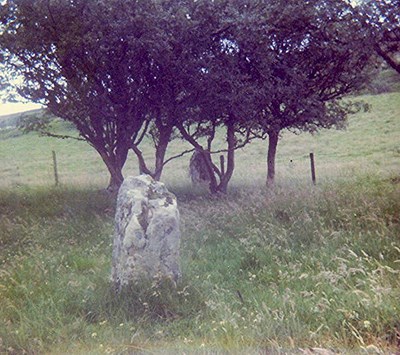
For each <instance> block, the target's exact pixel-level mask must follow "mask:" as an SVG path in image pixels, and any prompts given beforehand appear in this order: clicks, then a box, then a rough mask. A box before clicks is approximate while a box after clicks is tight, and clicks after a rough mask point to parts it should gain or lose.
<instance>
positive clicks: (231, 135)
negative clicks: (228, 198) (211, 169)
mask: <svg viewBox="0 0 400 355" xmlns="http://www.w3.org/2000/svg"><path fill="white" fill-rule="evenodd" d="M226 129H227V132H226V141H227V143H228V152H227V166H226V171H225V172H224V171H222V169H221V182H220V184H219V186H218V190H219V191H220V192H222V193H224V194H226V193H227V192H228V183H229V181H230V180H231V178H232V175H233V170H234V169H235V143H236V142H235V130H234V127H233V125H229V124H228V125H227V128H226Z"/></svg>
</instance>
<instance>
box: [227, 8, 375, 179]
mask: <svg viewBox="0 0 400 355" xmlns="http://www.w3.org/2000/svg"><path fill="white" fill-rule="evenodd" d="M241 11H242V13H241V19H242V21H239V22H236V24H237V25H236V26H235V35H234V36H235V43H237V46H238V51H239V54H240V55H241V56H242V57H243V58H245V62H244V63H245V66H244V70H245V71H247V73H248V75H249V76H250V78H251V81H252V82H253V83H255V84H256V86H257V89H256V90H255V94H254V95H255V97H256V99H255V100H253V102H255V103H256V107H255V108H254V111H256V112H257V113H258V114H257V118H256V120H255V122H254V127H258V130H259V132H260V135H261V136H262V137H265V136H268V138H269V144H268V154H267V170H268V173H267V185H273V183H274V180H275V156H276V150H277V144H278V141H279V135H280V133H281V131H282V130H284V129H289V130H292V131H296V132H300V131H309V132H313V131H315V130H317V129H319V128H330V127H333V126H342V125H343V124H344V121H345V118H346V116H347V114H348V113H350V112H353V111H354V109H357V108H358V106H359V105H352V104H351V103H349V102H348V101H343V100H341V99H342V98H343V97H345V96H346V95H348V94H350V93H351V92H353V91H354V90H357V89H359V88H360V86H362V85H363V83H364V82H365V80H366V77H365V73H363V70H364V69H365V68H366V67H368V65H369V63H370V57H371V46H370V42H369V40H368V39H367V38H366V36H365V30H364V29H363V26H362V24H361V23H360V22H359V21H357V20H356V19H354V18H353V17H352V16H351V8H350V7H349V6H348V5H346V4H345V3H344V2H342V1H340V0H337V1H336V0H329V1H323V0H310V1H304V2H289V3H288V2H287V1H283V0H278V1H274V2H272V3H271V2H269V1H257V2H247V3H246V5H244V6H242V8H241ZM233 25H234V24H233V23H232V26H233Z"/></svg>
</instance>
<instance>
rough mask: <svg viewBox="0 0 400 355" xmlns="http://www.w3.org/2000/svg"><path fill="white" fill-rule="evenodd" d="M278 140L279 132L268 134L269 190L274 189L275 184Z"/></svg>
mask: <svg viewBox="0 0 400 355" xmlns="http://www.w3.org/2000/svg"><path fill="white" fill-rule="evenodd" d="M278 140H279V131H278V132H277V131H269V132H268V156H267V187H269V188H271V187H273V186H274V184H275V157H276V147H277V146H278Z"/></svg>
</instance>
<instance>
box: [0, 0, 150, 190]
mask: <svg viewBox="0 0 400 355" xmlns="http://www.w3.org/2000/svg"><path fill="white" fill-rule="evenodd" d="M152 12H153V9H152V3H150V2H137V1H128V2H126V1H121V0H110V1H101V0H98V1H90V2H88V1H84V0H74V1H63V0H53V1H49V0H37V1H24V0H8V1H6V2H4V3H3V5H1V24H2V25H1V32H0V48H1V57H2V62H3V63H4V64H5V65H6V66H7V68H8V70H9V71H10V72H12V73H13V74H14V75H16V76H18V77H21V78H22V79H23V82H22V83H21V84H20V85H19V87H18V92H19V94H20V95H21V96H22V97H24V98H26V99H29V100H30V101H33V102H37V103H41V104H43V105H44V106H46V107H47V108H48V110H49V111H50V112H51V113H52V114H54V115H56V116H58V117H60V118H62V119H64V120H67V121H70V122H72V123H73V124H74V125H75V127H76V128H77V129H78V131H79V133H80V135H81V137H83V138H84V139H85V140H86V141H87V142H88V143H89V144H90V145H91V146H93V147H94V148H95V149H96V151H97V152H98V153H99V154H100V156H101V158H102V159H103V161H104V163H105V165H106V166H107V168H108V170H109V172H110V176H111V178H110V183H109V189H110V190H114V191H115V190H116V189H117V188H118V187H119V185H120V184H121V183H122V181H123V176H122V167H123V166H124V163H125V161H126V158H127V154H128V150H129V149H130V148H131V146H132V144H138V143H139V141H140V140H141V139H142V138H143V132H142V131H143V129H144V128H146V125H145V123H146V95H147V92H146V90H147V87H148V85H147V83H146V78H148V76H149V75H148V72H149V71H150V70H151V68H150V62H149V60H148V58H149V57H150V56H154V54H152V52H153V53H156V52H157V46H158V39H157V36H158V33H157V26H156V22H155V21H152V20H153V18H152V16H151V14H152Z"/></svg>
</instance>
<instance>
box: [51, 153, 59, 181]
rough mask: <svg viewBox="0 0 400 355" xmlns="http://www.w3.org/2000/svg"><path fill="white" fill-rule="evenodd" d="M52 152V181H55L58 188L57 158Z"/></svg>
mask: <svg viewBox="0 0 400 355" xmlns="http://www.w3.org/2000/svg"><path fill="white" fill-rule="evenodd" d="M52 152H53V168H54V180H55V183H56V186H58V170H57V157H56V152H55V151H54V150H53V151H52Z"/></svg>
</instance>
